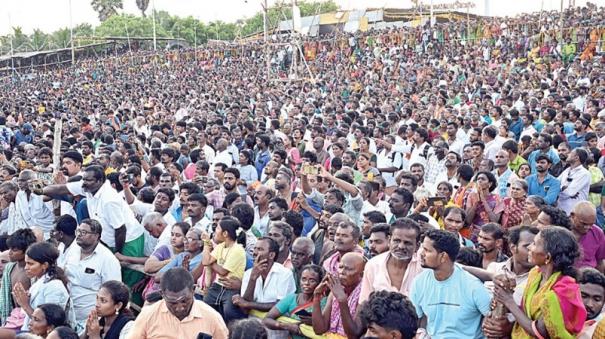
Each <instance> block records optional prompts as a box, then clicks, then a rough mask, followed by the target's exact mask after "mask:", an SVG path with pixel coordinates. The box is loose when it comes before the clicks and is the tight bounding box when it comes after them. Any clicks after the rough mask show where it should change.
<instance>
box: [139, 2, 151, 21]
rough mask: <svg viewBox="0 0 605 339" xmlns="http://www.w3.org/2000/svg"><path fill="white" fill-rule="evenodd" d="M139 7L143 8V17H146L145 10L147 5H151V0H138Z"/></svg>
mask: <svg viewBox="0 0 605 339" xmlns="http://www.w3.org/2000/svg"><path fill="white" fill-rule="evenodd" d="M137 7H138V8H139V9H140V10H141V14H143V17H146V15H145V11H146V10H147V7H149V0H137Z"/></svg>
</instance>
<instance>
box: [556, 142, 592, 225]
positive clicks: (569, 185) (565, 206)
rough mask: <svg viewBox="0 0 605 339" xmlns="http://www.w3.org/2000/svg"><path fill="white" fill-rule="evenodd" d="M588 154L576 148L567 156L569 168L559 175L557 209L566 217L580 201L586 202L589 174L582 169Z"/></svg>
mask: <svg viewBox="0 0 605 339" xmlns="http://www.w3.org/2000/svg"><path fill="white" fill-rule="evenodd" d="M587 158H588V153H587V152H586V151H585V150H584V149H582V148H576V149H574V150H573V151H571V152H570V153H569V155H568V156H567V163H568V164H569V167H568V168H567V169H565V170H564V171H563V173H561V175H559V181H560V182H561V193H559V202H558V205H557V207H559V208H560V209H562V210H563V211H565V213H567V214H568V215H569V214H570V213H571V212H572V210H573V208H574V206H575V205H576V204H577V203H578V202H580V201H586V200H588V193H589V191H590V172H589V171H588V170H587V169H586V168H584V166H583V164H585V163H586V159H587Z"/></svg>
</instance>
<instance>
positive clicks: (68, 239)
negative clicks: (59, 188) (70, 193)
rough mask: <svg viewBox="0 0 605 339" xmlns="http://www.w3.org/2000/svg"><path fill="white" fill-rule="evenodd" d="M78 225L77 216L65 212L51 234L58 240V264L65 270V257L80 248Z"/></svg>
mask: <svg viewBox="0 0 605 339" xmlns="http://www.w3.org/2000/svg"><path fill="white" fill-rule="evenodd" d="M77 227H78V222H77V221H76V218H74V217H72V216H71V215H69V214H65V215H62V216H60V217H59V219H57V225H56V226H55V228H54V229H53V230H52V231H51V232H50V236H51V237H52V238H54V239H55V240H56V241H57V242H58V246H57V249H58V250H59V258H57V266H59V267H61V268H62V269H63V270H65V258H67V256H68V255H69V253H70V252H71V251H73V250H74V249H76V248H78V244H77V243H76V241H75V240H76V228H77Z"/></svg>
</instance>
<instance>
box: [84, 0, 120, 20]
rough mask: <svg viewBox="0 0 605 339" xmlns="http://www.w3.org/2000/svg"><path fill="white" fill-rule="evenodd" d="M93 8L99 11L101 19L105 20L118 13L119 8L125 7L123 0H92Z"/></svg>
mask: <svg viewBox="0 0 605 339" xmlns="http://www.w3.org/2000/svg"><path fill="white" fill-rule="evenodd" d="M90 4H91V6H92V8H93V9H94V10H95V11H96V12H97V13H99V20H101V21H105V20H107V19H108V18H109V17H110V16H112V15H115V14H118V9H122V8H123V3H122V0H92V1H91V2H90Z"/></svg>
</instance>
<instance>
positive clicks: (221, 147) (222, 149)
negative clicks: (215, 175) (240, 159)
mask: <svg viewBox="0 0 605 339" xmlns="http://www.w3.org/2000/svg"><path fill="white" fill-rule="evenodd" d="M228 146H229V142H227V140H225V139H223V138H221V139H219V140H218V141H217V142H216V150H217V153H216V156H215V157H214V160H213V162H212V168H214V165H216V164H218V163H223V164H225V165H227V167H231V166H233V156H232V155H231V154H230V153H229V150H228V149H227V147H228ZM211 171H212V169H211Z"/></svg>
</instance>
